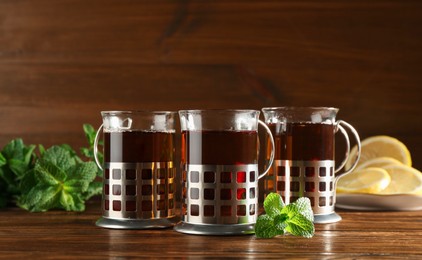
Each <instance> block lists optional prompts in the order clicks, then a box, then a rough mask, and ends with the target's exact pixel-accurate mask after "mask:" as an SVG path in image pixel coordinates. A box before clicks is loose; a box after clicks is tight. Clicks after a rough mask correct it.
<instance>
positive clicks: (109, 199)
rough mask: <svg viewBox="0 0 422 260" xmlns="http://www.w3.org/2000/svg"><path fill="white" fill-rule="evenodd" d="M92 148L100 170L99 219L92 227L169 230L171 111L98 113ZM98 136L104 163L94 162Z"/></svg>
mask: <svg viewBox="0 0 422 260" xmlns="http://www.w3.org/2000/svg"><path fill="white" fill-rule="evenodd" d="M101 115H102V119H103V123H102V125H101V126H100V128H99V129H98V131H97V135H96V137H95V145H94V155H95V161H96V163H97V165H98V167H100V169H102V170H103V173H104V175H103V193H102V205H101V208H102V214H103V215H102V217H101V218H100V219H99V220H98V221H97V222H96V225H97V226H100V227H105V228H115V229H147V228H165V227H171V226H173V225H174V224H175V223H176V221H177V219H178V217H177V216H176V214H175V204H176V202H175V198H176V196H175V181H174V180H175V177H176V168H175V165H174V152H175V148H174V141H175V140H174V139H175V122H174V119H175V115H176V112H171V111H102V112H101ZM101 129H102V132H103V141H104V146H103V147H104V151H103V152H104V163H103V164H102V163H101V162H99V160H98V141H99V137H100V132H101Z"/></svg>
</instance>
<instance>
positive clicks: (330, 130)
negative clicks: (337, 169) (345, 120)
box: [268, 123, 335, 161]
mask: <svg viewBox="0 0 422 260" xmlns="http://www.w3.org/2000/svg"><path fill="white" fill-rule="evenodd" d="M268 127H269V128H270V130H271V132H272V134H273V136H274V141H275V159H276V160H292V161H313V160H318V161H320V160H333V159H334V134H335V126H334V125H332V124H322V123H287V124H284V125H280V124H268Z"/></svg>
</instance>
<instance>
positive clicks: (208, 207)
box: [175, 110, 274, 235]
mask: <svg viewBox="0 0 422 260" xmlns="http://www.w3.org/2000/svg"><path fill="white" fill-rule="evenodd" d="M259 114H260V111H258V110H181V111H179V117H180V122H181V130H182V133H181V134H182V142H181V145H182V152H181V167H182V169H181V172H182V221H181V222H180V223H179V224H177V225H176V226H175V230H176V231H178V232H181V233H187V234H199V235H237V234H239V235H240V234H253V233H254V225H255V223H256V219H257V216H258V195H259V192H258V180H259V179H261V178H262V177H263V176H264V175H265V174H267V172H268V170H269V168H270V166H271V164H272V161H273V158H274V142H273V141H272V137H271V136H272V134H271V131H270V130H269V128H268V127H267V126H266V125H265V123H264V122H262V121H260V120H259V119H258V118H259ZM258 125H262V127H263V128H264V129H266V131H267V132H268V136H269V139H268V140H270V145H271V149H270V150H271V152H270V159H269V162H268V166H267V170H266V171H264V172H263V173H259V172H258V153H259V149H260V145H259V137H258Z"/></svg>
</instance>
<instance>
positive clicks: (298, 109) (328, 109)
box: [261, 106, 339, 112]
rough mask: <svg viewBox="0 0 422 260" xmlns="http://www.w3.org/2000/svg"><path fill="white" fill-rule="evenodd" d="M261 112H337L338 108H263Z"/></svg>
mask: <svg viewBox="0 0 422 260" xmlns="http://www.w3.org/2000/svg"><path fill="white" fill-rule="evenodd" d="M261 110H262V111H263V112H266V111H278V110H284V111H295V110H296V111H301V110H302V111H303V110H326V111H336V112H338V111H339V108H337V107H317V106H315V107H312V106H311V107H302V106H299V107H295V106H286V107H263V108H262V109H261Z"/></svg>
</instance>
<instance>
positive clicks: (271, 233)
mask: <svg viewBox="0 0 422 260" xmlns="http://www.w3.org/2000/svg"><path fill="white" fill-rule="evenodd" d="M273 221H274V219H273V218H272V217H270V216H269V215H266V214H264V215H261V216H259V217H258V219H257V221H256V224H255V235H256V236H257V237H260V238H272V237H275V236H277V235H279V230H277V228H276V227H275V225H274V222H273Z"/></svg>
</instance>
